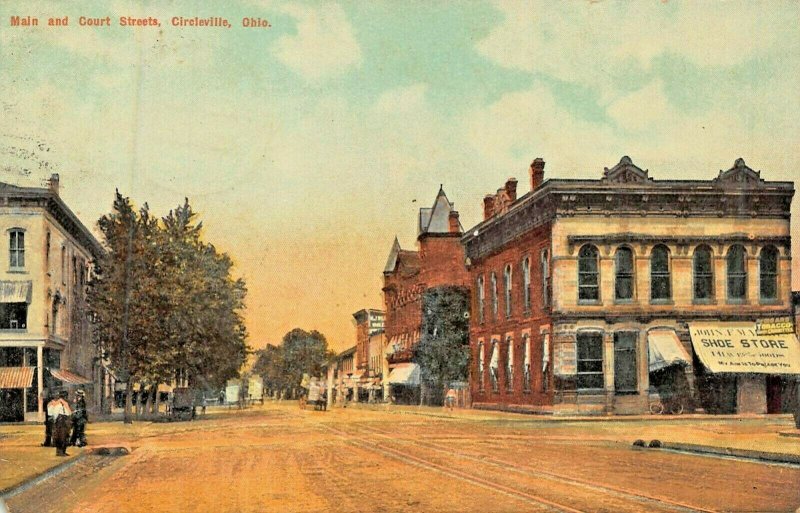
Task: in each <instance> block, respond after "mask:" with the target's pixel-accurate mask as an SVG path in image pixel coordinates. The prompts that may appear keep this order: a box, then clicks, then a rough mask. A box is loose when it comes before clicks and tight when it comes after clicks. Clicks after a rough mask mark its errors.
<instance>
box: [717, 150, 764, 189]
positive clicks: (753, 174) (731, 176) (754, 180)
mask: <svg viewBox="0 0 800 513" xmlns="http://www.w3.org/2000/svg"><path fill="white" fill-rule="evenodd" d="M714 183H715V184H717V185H723V186H724V185H728V186H738V187H747V186H759V185H761V184H762V183H764V180H762V179H761V171H755V170H753V169H751V168H750V167H748V165H747V164H745V162H744V159H743V158H741V157H740V158H738V159H736V162H734V163H733V167H732V168H730V169H728V170H727V171H722V170H721V169H720V171H719V175H718V176H717V177H716V178H714Z"/></svg>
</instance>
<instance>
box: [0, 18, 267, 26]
mask: <svg viewBox="0 0 800 513" xmlns="http://www.w3.org/2000/svg"><path fill="white" fill-rule="evenodd" d="M8 23H9V26H11V27H69V26H79V27H87V28H106V27H113V26H119V27H161V19H160V18H155V17H152V16H146V17H141V16H138V17H137V16H116V17H111V16H77V17H76V16H48V17H42V18H40V17H38V16H30V15H18V16H11V17H10V18H9V22H8ZM166 25H168V26H171V27H177V28H233V27H234V24H233V23H231V21H230V20H229V19H228V18H224V17H222V16H204V17H200V16H172V17H171V18H169V21H168V22H166ZM238 26H240V27H243V28H260V29H267V28H270V27H272V24H271V23H270V22H269V20H267V19H266V18H260V17H251V16H247V17H244V18H242V19H241V20H239V24H238Z"/></svg>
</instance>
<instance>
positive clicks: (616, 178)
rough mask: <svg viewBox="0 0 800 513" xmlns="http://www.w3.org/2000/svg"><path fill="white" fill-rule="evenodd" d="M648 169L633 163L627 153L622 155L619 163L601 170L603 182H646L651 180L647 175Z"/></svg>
mask: <svg viewBox="0 0 800 513" xmlns="http://www.w3.org/2000/svg"><path fill="white" fill-rule="evenodd" d="M647 173H648V171H647V170H646V169H642V168H640V167H639V166H637V165H636V164H634V163H633V161H632V160H631V158H630V157H628V156H627V155H626V156H624V157H622V158H621V159H620V161H619V164H617V165H616V166H614V167H612V168H611V169H609V168H605V170H604V171H603V179H602V181H603V182H604V183H646V182H651V181H653V179H652V178H650V177H649V176H647Z"/></svg>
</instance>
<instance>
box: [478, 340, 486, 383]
mask: <svg viewBox="0 0 800 513" xmlns="http://www.w3.org/2000/svg"><path fill="white" fill-rule="evenodd" d="M485 361H486V355H484V354H483V341H482V340H481V341H480V342H478V380H479V381H478V382H479V383H480V387H481V391H483V389H484V387H485V386H486V385H485V378H484V376H485V374H486V365H485Z"/></svg>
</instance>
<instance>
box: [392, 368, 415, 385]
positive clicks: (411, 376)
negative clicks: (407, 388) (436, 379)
mask: <svg viewBox="0 0 800 513" xmlns="http://www.w3.org/2000/svg"><path fill="white" fill-rule="evenodd" d="M387 381H388V382H389V384H390V385H419V365H417V364H416V363H400V364H398V365H397V367H395V368H394V369H392V371H391V372H390V373H389V378H388V379H387Z"/></svg>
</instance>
